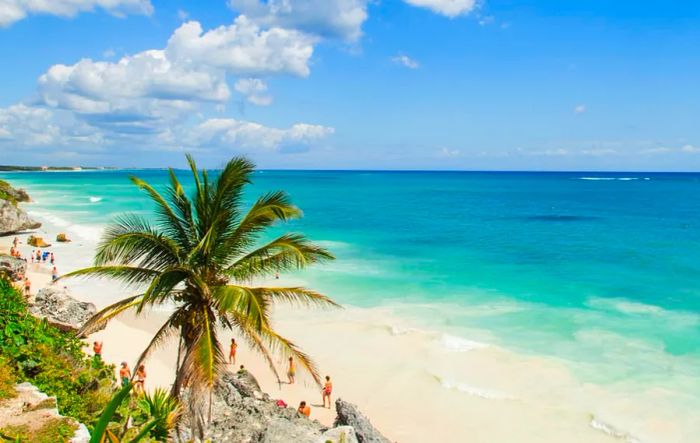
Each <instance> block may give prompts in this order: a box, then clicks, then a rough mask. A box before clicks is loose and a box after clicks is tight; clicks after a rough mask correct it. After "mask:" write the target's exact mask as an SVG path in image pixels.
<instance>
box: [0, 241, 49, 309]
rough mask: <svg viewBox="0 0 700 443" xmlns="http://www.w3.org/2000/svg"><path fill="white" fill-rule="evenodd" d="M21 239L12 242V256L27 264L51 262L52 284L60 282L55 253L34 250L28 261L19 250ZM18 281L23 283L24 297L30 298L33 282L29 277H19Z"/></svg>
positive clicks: (17, 277)
mask: <svg viewBox="0 0 700 443" xmlns="http://www.w3.org/2000/svg"><path fill="white" fill-rule="evenodd" d="M20 243H21V242H20V240H19V237H15V238H14V239H13V240H12V247H11V248H10V255H11V256H12V257H14V258H17V259H19V260H24V262H25V263H29V262H31V263H37V264H39V263H46V262H49V263H50V265H51V267H52V269H51V282H52V283H53V282H55V281H56V280H58V277H59V275H58V269H57V268H56V266H55V265H56V256H55V255H54V253H53V252H49V251H43V252H42V251H41V249H33V250H32V252H31V254H29V260H27V258H26V257H23V256H22V252H21V251H20V249H19V244H20ZM16 279H17V281H18V282H22V287H23V289H24V295H25V296H26V297H29V295H30V294H31V291H32V282H31V280H30V279H29V276H27V275H17V276H16Z"/></svg>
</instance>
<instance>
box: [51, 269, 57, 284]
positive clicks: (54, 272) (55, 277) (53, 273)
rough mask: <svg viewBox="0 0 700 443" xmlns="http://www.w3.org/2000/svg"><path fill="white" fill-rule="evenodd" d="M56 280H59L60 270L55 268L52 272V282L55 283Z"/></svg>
mask: <svg viewBox="0 0 700 443" xmlns="http://www.w3.org/2000/svg"><path fill="white" fill-rule="evenodd" d="M56 280H58V269H56V266H54V267H53V271H51V281H52V282H55V281H56Z"/></svg>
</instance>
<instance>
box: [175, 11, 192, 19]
mask: <svg viewBox="0 0 700 443" xmlns="http://www.w3.org/2000/svg"><path fill="white" fill-rule="evenodd" d="M189 17H190V13H189V12H187V11H185V10H184V9H178V10H177V18H179V19H180V21H183V22H184V21H185V20H187V19H188V18H189Z"/></svg>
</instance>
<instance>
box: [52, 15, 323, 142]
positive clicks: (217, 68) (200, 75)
mask: <svg viewBox="0 0 700 443" xmlns="http://www.w3.org/2000/svg"><path fill="white" fill-rule="evenodd" d="M312 42H313V38H311V37H309V36H307V35H306V34H302V33H300V32H298V31H290V30H285V29H281V28H272V29H268V30H262V29H260V27H259V26H258V25H256V24H254V23H252V22H250V21H249V20H247V19H246V18H245V17H238V18H237V19H236V20H235V21H234V23H233V24H232V25H230V26H221V27H218V28H215V29H213V30H210V31H207V32H204V31H203V30H202V27H201V25H200V24H199V23H197V22H187V23H184V24H182V25H181V26H180V27H179V28H178V29H177V30H175V32H174V33H173V35H172V36H171V37H170V39H169V41H168V44H167V46H166V47H165V48H164V49H153V50H148V51H143V52H140V53H137V54H135V55H129V56H124V57H122V58H121V59H120V60H118V61H115V62H106V61H93V60H90V59H83V60H81V61H79V62H78V63H76V64H74V65H54V66H52V67H51V68H49V70H48V71H47V72H46V73H45V74H43V75H42V76H41V77H40V78H39V91H38V92H39V96H40V97H41V100H42V101H43V103H44V104H46V105H48V106H51V107H54V108H61V109H67V110H71V111H74V112H76V113H78V114H81V115H84V116H93V118H92V120H91V123H92V124H96V125H104V124H105V123H108V124H109V125H110V127H111V128H112V129H113V130H120V129H123V128H126V129H128V130H129V131H131V130H134V129H137V130H145V129H147V128H149V127H151V126H152V125H153V124H154V121H145V122H139V123H143V124H145V125H147V126H146V127H138V128H134V127H133V126H132V125H128V124H126V121H127V120H129V119H131V120H134V119H139V118H141V117H148V118H149V119H153V120H172V119H175V118H177V117H179V116H181V115H182V114H184V113H186V112H188V111H191V110H192V109H193V108H194V107H195V106H196V105H197V104H198V103H200V102H214V103H224V102H226V101H227V100H228V99H229V98H230V96H231V91H230V89H229V86H228V82H227V75H229V74H230V75H240V74H252V75H274V74H292V75H297V76H302V77H303V76H306V75H308V73H309V59H310V57H311V55H312V53H313V44H312ZM250 95H252V96H253V97H252V98H251V99H250V100H251V102H253V103H257V104H265V103H266V102H269V101H270V100H271V98H269V96H267V95H265V94H261V93H257V94H250ZM98 115H102V116H109V117H110V118H109V119H107V120H98V119H96V118H95V117H94V116H98ZM115 120H117V121H119V122H120V124H115Z"/></svg>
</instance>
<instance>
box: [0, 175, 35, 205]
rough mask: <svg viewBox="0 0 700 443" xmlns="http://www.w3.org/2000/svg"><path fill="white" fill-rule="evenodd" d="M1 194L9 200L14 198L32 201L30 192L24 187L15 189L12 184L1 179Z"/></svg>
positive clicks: (18, 200) (14, 199)
mask: <svg viewBox="0 0 700 443" xmlns="http://www.w3.org/2000/svg"><path fill="white" fill-rule="evenodd" d="M0 195H2V196H4V197H5V199H7V200H13V201H15V202H28V201H31V198H29V194H27V191H25V190H24V189H15V188H13V187H12V186H10V184H9V183H7V182H6V181H3V180H0Z"/></svg>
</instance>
